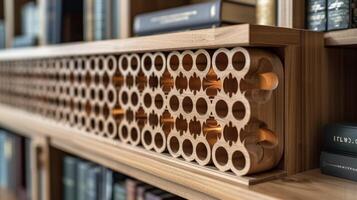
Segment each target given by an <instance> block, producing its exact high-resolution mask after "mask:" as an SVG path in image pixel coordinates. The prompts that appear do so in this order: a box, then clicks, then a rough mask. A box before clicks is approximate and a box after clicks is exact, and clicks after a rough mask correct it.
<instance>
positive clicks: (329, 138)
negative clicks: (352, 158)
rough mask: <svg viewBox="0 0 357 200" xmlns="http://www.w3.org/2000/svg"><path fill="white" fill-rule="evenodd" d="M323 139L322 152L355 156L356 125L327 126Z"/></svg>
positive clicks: (356, 143) (356, 150)
mask: <svg viewBox="0 0 357 200" xmlns="http://www.w3.org/2000/svg"><path fill="white" fill-rule="evenodd" d="M323 137H324V150H326V151H331V152H343V153H351V154H356V155H357V124H348V123H344V124H342V123H341V124H328V125H326V126H325V127H324V129H323Z"/></svg>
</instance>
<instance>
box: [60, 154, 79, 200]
mask: <svg viewBox="0 0 357 200" xmlns="http://www.w3.org/2000/svg"><path fill="white" fill-rule="evenodd" d="M76 164H77V160H76V158H74V157H71V156H65V157H64V158H63V195H64V200H74V199H76V192H77V189H76V186H77V183H76V180H77V177H76V174H77V170H76V168H77V166H76Z"/></svg>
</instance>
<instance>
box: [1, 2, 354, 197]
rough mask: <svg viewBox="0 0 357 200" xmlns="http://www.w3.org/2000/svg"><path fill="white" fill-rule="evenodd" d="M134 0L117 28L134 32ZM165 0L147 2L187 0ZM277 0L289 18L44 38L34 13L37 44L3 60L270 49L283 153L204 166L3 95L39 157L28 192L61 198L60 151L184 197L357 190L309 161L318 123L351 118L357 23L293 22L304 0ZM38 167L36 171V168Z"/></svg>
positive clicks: (5, 109) (6, 115)
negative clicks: (278, 65)
mask: <svg viewBox="0 0 357 200" xmlns="http://www.w3.org/2000/svg"><path fill="white" fill-rule="evenodd" d="M136 1H137V2H136ZM136 1H135V3H133V2H134V1H130V0H123V1H122V4H121V5H120V6H121V9H123V12H122V13H121V14H123V15H124V17H122V18H121V23H122V25H123V29H121V30H122V31H123V34H122V35H123V38H127V37H130V36H132V33H131V31H130V30H131V22H132V20H133V17H134V16H135V15H136V14H138V13H141V12H146V11H151V10H152V9H151V8H149V6H148V5H147V4H148V3H147V1H139V0H136ZM2 2H3V3H4V5H5V6H4V7H3V9H2V8H1V5H2V4H1V3H2ZM24 2H25V1H24ZM162 2H163V1H155V2H154V3H152V4H155V5H156V6H155V7H156V8H157V9H159V8H160V9H161V8H168V7H175V6H179V5H184V4H187V3H189V2H190V1H170V3H168V1H164V2H165V3H162ZM37 3H38V5H39V10H40V15H41V16H42V17H40V18H42V19H43V18H44V16H45V8H46V0H37ZM166 3H167V4H166ZM150 4H151V3H150ZM278 4H279V5H280V6H279V8H278V18H279V23H278V24H279V25H280V26H284V27H288V28H279V27H268V26H258V25H247V24H243V25H234V26H228V27H223V28H213V29H204V30H196V31H186V32H179V33H170V34H160V35H154V36H145V37H136V38H127V39H120V40H106V41H95V42H84V41H80V42H75V43H70V44H59V45H47V42H46V41H47V39H46V34H44V33H45V30H46V27H45V26H46V24H45V23H44V22H41V25H40V29H41V31H40V36H39V43H40V46H39V47H31V48H22V49H7V50H4V51H1V52H0V60H1V61H0V65H1V64H3V63H6V62H9V63H11V64H14V65H17V64H18V63H22V64H24V65H31V64H28V63H30V61H36V60H42V61H44V62H45V63H46V62H51V61H56V60H57V59H58V58H64V59H71V58H83V59H87V58H92V57H94V58H95V59H97V58H98V59H100V58H101V56H104V57H109V56H116V58H118V57H119V56H121V55H124V54H125V55H129V54H130V55H139V56H142V55H144V54H145V53H155V52H163V54H164V55H168V54H170V53H171V52H174V51H179V52H185V51H187V50H192V51H196V50H197V49H203V50H206V51H207V52H210V53H211V54H213V53H214V52H215V51H216V50H217V49H220V48H225V49H229V50H230V49H232V48H235V47H242V48H245V49H250V50H251V49H253V50H259V51H264V52H269V53H272V54H274V55H276V56H277V58H279V59H280V60H281V62H282V64H283V69H284V72H283V82H281V83H283V86H284V87H283V88H284V89H283V90H282V92H281V93H280V94H282V96H281V97H282V102H280V103H279V104H278V105H280V107H279V108H278V109H276V110H280V111H282V112H283V117H281V116H280V117H279V116H278V115H276V118H277V120H276V121H277V122H281V123H280V124H279V123H278V126H282V127H283V137H281V138H280V139H282V140H280V141H279V143H280V144H281V146H282V151H283V156H282V157H281V159H280V161H279V163H278V164H277V165H276V166H275V167H273V168H272V169H270V170H267V171H264V172H262V173H258V174H253V175H245V176H237V175H235V174H234V173H232V172H231V171H229V172H222V171H219V170H217V168H216V167H214V165H213V164H212V163H210V165H209V166H201V165H198V164H197V163H196V162H194V161H190V162H188V161H187V160H185V159H184V158H173V157H172V156H171V155H170V154H169V152H167V151H166V152H164V153H158V152H155V151H154V150H147V149H145V148H143V147H142V146H139V147H137V146H133V145H130V144H124V143H121V142H119V141H118V140H112V139H110V138H108V137H103V136H102V135H100V134H93V132H91V131H88V130H83V129H79V128H77V127H76V126H75V125H73V124H69V123H67V122H66V121H65V120H64V122H63V119H61V120H62V122H56V120H53V118H52V119H51V117H48V116H46V115H44V114H42V113H41V111H36V112H39V113H33V112H27V111H24V109H23V107H22V106H23V105H21V106H15V107H14V106H8V105H5V104H1V105H0V113H2V114H1V115H0V125H1V127H4V128H7V129H9V130H12V131H14V132H16V133H18V134H21V135H23V136H25V137H29V138H31V139H32V143H31V145H32V149H31V155H32V160H35V161H36V162H34V163H33V167H32V169H33V171H32V174H33V175H34V177H35V178H34V179H33V180H32V181H33V183H32V185H33V189H32V191H33V192H32V197H33V199H39V198H40V197H42V198H43V199H54V200H57V199H59V198H60V197H59V196H57V195H56V191H57V190H58V188H59V187H60V186H59V181H58V180H59V179H60V177H58V174H57V172H58V170H59V168H60V164H59V161H58V160H56V158H57V157H58V151H63V152H67V153H70V154H73V155H75V156H78V157H81V158H83V159H87V160H90V161H92V162H95V163H98V164H100V165H103V166H105V167H108V168H110V169H112V170H114V171H117V172H120V173H123V174H125V175H128V176H130V177H132V178H135V179H137V180H140V181H143V182H146V183H148V184H151V185H153V186H155V187H158V188H160V189H163V190H165V191H168V192H171V193H173V194H176V195H178V196H181V197H183V198H187V199H279V198H280V199H294V198H296V199H299V198H304V199H314V198H318V197H325V198H331V197H335V198H342V199H346V200H348V199H354V198H355V196H356V191H357V190H356V186H355V184H354V183H353V182H351V181H347V180H343V179H339V178H334V177H330V176H325V175H322V174H321V173H320V172H319V170H318V169H315V168H317V167H318V162H319V154H320V146H321V144H320V141H321V133H320V128H321V127H322V125H324V124H325V123H327V122H332V121H339V120H353V119H356V114H355V113H357V106H355V102H356V100H357V94H356V93H355V92H351V91H350V87H349V86H350V85H356V83H357V82H356V81H355V79H354V77H353V76H354V74H355V73H356V69H354V68H353V65H354V63H356V56H355V55H356V53H357V52H356V50H355V49H354V47H355V46H356V44H357V42H356V35H357V32H356V29H349V30H341V31H334V32H328V33H314V32H309V31H305V30H301V29H295V28H303V27H304V2H303V1H293V0H289V1H279V2H278ZM132 5H140V6H138V7H135V6H132ZM15 7H16V6H15V5H14V4H13V2H12V1H10V0H5V1H0V9H1V11H0V19H1V17H2V15H3V17H4V18H5V20H6V26H11V28H10V29H8V33H7V41H9V43H8V46H11V41H12V39H13V37H14V36H15V35H16V31H17V29H16V28H15V27H13V26H12V25H11V24H13V23H14V21H16V17H14V16H13V14H12V12H10V11H8V10H7V9H8V8H11V10H13V9H16V8H15ZM5 8H6V9H5ZM128 8H129V9H128ZM2 10H4V13H3V14H2V13H1V12H2ZM325 47H327V48H325ZM2 62H3V63H2ZM44 84H45V83H44ZM278 96H279V95H278ZM274 98H275V97H274ZM29 102H30V100H29ZM321 102H323V103H321ZM273 108H274V107H273ZM268 109H271V108H268ZM264 112H266V110H265V111H263V112H262V113H263V114H261V115H260V117H262V118H264V117H265V119H266V118H269V117H267V116H264ZM274 112H276V111H274ZM277 112H279V111H277ZM44 116H45V117H44ZM14 121H15V123H14ZM269 123H271V124H272V123H273V122H269ZM311 169H314V170H311ZM38 174H42V177H41V178H38V177H39V176H38ZM40 182H42V184H41V185H42V186H40V185H39V183H40ZM44 186H45V187H44ZM2 195H5V197H3V196H2ZM14 195H15V194H13V193H11V192H10V191H6V190H2V189H1V190H0V199H2V198H5V199H7V198H9V199H11V198H15V197H14Z"/></svg>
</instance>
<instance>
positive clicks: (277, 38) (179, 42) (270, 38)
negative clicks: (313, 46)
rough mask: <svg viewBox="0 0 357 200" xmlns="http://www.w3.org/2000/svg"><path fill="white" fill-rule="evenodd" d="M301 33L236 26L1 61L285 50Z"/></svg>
mask: <svg viewBox="0 0 357 200" xmlns="http://www.w3.org/2000/svg"><path fill="white" fill-rule="evenodd" d="M300 34H301V32H300V31H298V30H295V29H287V28H276V27H269V26H257V25H249V24H243V25H235V26H227V27H222V28H212V29H204V30H196V31H186V32H178V33H170V34H161V35H153V36H145V37H136V38H128V39H121V40H106V41H96V42H77V43H70V44H60V45H54V46H43V47H30V48H22V49H19V48H17V49H6V50H3V51H1V53H0V59H6V60H11V59H27V58H46V57H55V56H78V55H88V54H96V55H98V54H108V53H116V54H119V53H130V52H135V53H138V52H145V51H150V50H153V49H155V51H160V50H161V51H168V50H173V49H188V48H190V49H194V48H217V47H223V46H224V47H234V46H269V47H282V46H287V45H298V44H300Z"/></svg>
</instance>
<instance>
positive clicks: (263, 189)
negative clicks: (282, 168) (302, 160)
mask: <svg viewBox="0 0 357 200" xmlns="http://www.w3.org/2000/svg"><path fill="white" fill-rule="evenodd" d="M250 189H251V190H253V191H255V192H258V193H262V194H269V196H270V197H273V198H277V199H301V200H303V199H305V200H306V199H341V200H353V199H356V196H357V184H356V182H353V181H349V180H345V179H341V178H336V177H332V176H327V175H323V174H321V173H320V170H319V169H314V170H310V171H307V172H303V173H300V174H297V175H294V176H289V177H285V178H281V179H278V180H275V181H271V182H269V183H263V184H259V185H256V186H252V187H250Z"/></svg>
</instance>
